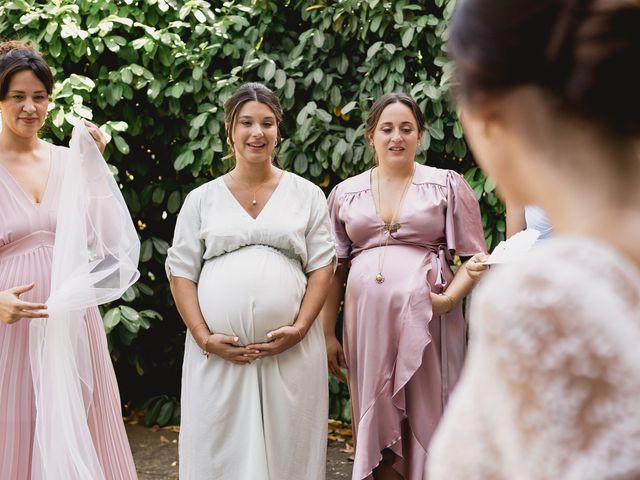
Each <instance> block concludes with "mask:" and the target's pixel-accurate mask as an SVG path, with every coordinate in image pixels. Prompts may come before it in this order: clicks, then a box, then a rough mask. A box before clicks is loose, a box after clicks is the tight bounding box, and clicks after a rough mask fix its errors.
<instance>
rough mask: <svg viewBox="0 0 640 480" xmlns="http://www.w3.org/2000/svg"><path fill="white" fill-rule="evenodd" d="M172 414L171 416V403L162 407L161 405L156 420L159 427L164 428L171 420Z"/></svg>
mask: <svg viewBox="0 0 640 480" xmlns="http://www.w3.org/2000/svg"><path fill="white" fill-rule="evenodd" d="M172 414H173V402H172V401H171V400H169V401H168V402H166V403H165V404H164V405H162V407H161V408H160V411H159V412H158V418H157V422H158V425H159V426H161V427H164V426H165V425H166V424H167V423H169V420H171V416H172Z"/></svg>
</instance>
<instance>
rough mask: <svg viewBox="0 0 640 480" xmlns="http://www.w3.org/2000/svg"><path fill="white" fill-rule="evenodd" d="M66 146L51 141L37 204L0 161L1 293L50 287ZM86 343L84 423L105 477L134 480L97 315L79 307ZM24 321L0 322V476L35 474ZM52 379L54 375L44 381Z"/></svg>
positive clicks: (39, 295)
mask: <svg viewBox="0 0 640 480" xmlns="http://www.w3.org/2000/svg"><path fill="white" fill-rule="evenodd" d="M67 152H68V149H66V148H64V147H53V149H52V155H51V167H50V171H49V179H48V181H47V186H46V189H45V192H44V195H43V197H42V201H41V203H38V204H34V203H33V202H32V201H31V200H30V199H29V198H28V197H27V196H26V194H25V193H24V191H23V190H22V188H21V187H20V185H19V184H18V183H17V182H16V181H15V180H14V178H13V177H12V176H11V175H10V174H9V172H8V171H7V170H6V169H5V168H4V167H3V166H2V165H0V291H2V290H7V289H9V288H12V287H17V286H19V285H26V284H29V283H31V282H35V284H36V285H35V287H34V288H33V290H30V291H29V292H26V293H24V294H23V295H21V297H20V298H21V299H22V300H25V301H28V302H44V301H45V300H46V299H47V298H48V297H49V289H50V287H51V260H52V254H53V243H54V240H55V231H56V219H57V213H58V212H57V208H58V201H59V195H60V187H61V184H62V178H63V172H64V158H63V157H64V156H65V155H68V153H67ZM85 318H86V326H87V342H88V343H89V348H90V351H91V358H92V367H93V375H94V379H95V384H94V391H93V404H92V408H91V409H90V410H89V412H88V416H87V422H88V425H89V430H90V431H91V435H92V437H93V441H94V446H95V449H96V451H97V453H98V458H99V460H100V464H101V465H102V468H103V470H104V474H105V478H107V479H108V480H134V479H136V478H137V475H136V470H135V467H134V464H133V457H132V456H131V449H130V448H129V442H128V440H127V435H126V432H125V429H124V424H123V422H122V414H121V410H120V395H119V393H118V384H117V382H116V377H115V374H114V372H113V366H112V364H111V359H110V358H109V351H108V348H107V340H106V337H105V333H104V327H103V325H102V319H101V318H100V313H99V312H98V309H97V308H91V309H89V310H87V313H86V316H85ZM29 323H30V320H29V319H27V318H23V319H21V320H19V321H18V322H16V323H14V324H12V325H7V324H5V323H4V322H0V479H2V480H5V479H6V480H9V479H10V480H39V477H40V475H39V474H37V473H34V472H32V468H31V464H32V453H33V441H34V438H33V437H34V425H35V419H36V415H37V412H36V408H35V403H34V392H33V380H32V377H31V365H30V361H29ZM49 381H52V382H54V381H55V379H49Z"/></svg>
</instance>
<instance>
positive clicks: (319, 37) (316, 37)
mask: <svg viewBox="0 0 640 480" xmlns="http://www.w3.org/2000/svg"><path fill="white" fill-rule="evenodd" d="M313 44H314V45H315V46H316V47H317V48H322V47H323V46H324V33H322V32H321V31H320V30H316V31H315V33H314V34H313Z"/></svg>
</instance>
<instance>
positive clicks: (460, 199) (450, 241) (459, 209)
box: [445, 171, 487, 257]
mask: <svg viewBox="0 0 640 480" xmlns="http://www.w3.org/2000/svg"><path fill="white" fill-rule="evenodd" d="M445 233H446V240H447V248H448V249H449V252H450V253H451V255H458V256H460V257H471V256H473V255H475V254H476V253H486V251H487V244H486V242H485V239H484V230H483V228H482V218H481V216H480V205H479V204H478V200H477V199H476V196H475V194H474V193H473V190H472V189H471V187H470V186H469V184H468V183H467V182H466V180H465V179H464V178H462V177H461V176H460V175H459V174H458V173H456V172H454V171H450V172H449V173H448V175H447V211H446V223H445Z"/></svg>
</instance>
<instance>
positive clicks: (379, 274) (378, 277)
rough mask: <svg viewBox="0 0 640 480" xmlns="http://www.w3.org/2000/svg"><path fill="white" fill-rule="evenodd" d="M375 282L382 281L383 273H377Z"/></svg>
mask: <svg viewBox="0 0 640 480" xmlns="http://www.w3.org/2000/svg"><path fill="white" fill-rule="evenodd" d="M376 282H378V283H383V282H384V275H382V274H381V273H378V274H377V275H376Z"/></svg>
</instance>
